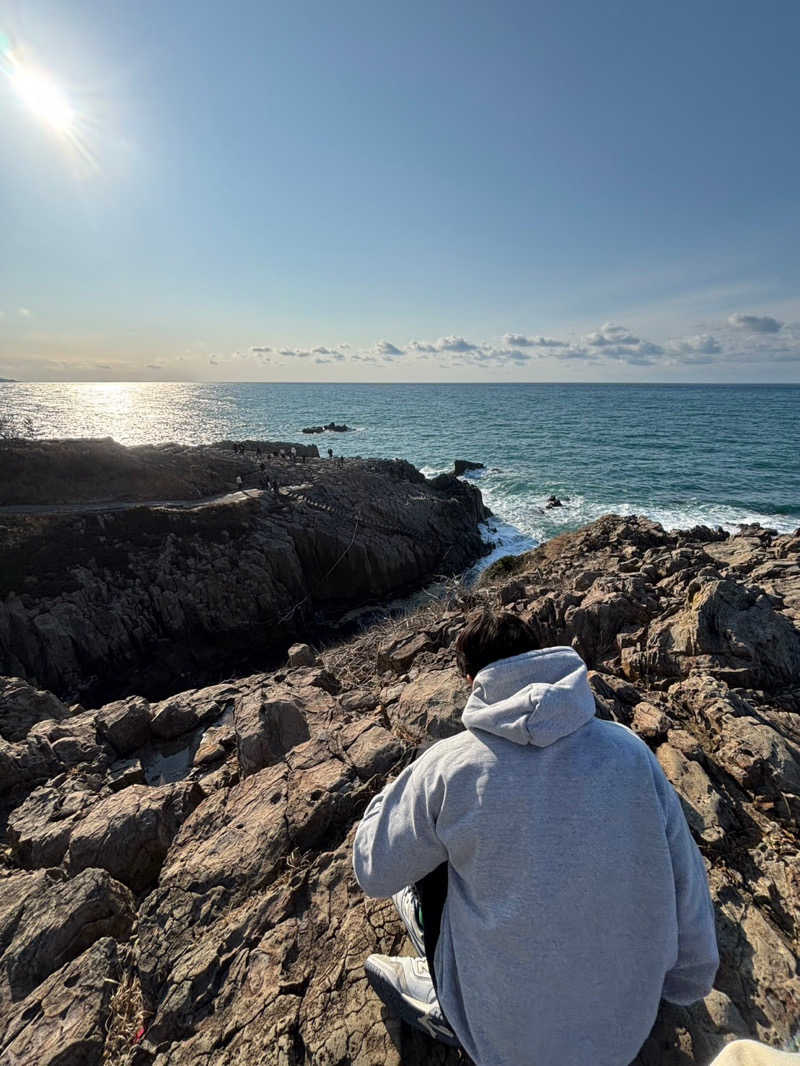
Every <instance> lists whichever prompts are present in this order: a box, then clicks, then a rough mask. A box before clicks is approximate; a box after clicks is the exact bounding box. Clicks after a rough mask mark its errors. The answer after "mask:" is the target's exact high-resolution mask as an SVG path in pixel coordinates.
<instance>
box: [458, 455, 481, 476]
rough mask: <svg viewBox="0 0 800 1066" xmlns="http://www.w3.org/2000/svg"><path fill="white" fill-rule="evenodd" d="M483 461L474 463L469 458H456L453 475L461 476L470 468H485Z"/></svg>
mask: <svg viewBox="0 0 800 1066" xmlns="http://www.w3.org/2000/svg"><path fill="white" fill-rule="evenodd" d="M483 468H484V467H483V463H473V462H471V461H470V460H469V459H456V460H455V461H454V462H453V476H454V477H461V475H462V474H466V473H467V471H468V470H483Z"/></svg>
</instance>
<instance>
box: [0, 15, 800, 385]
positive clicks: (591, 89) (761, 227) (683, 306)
mask: <svg viewBox="0 0 800 1066" xmlns="http://www.w3.org/2000/svg"><path fill="white" fill-rule="evenodd" d="M799 33H800V6H798V5H797V4H796V3H795V2H794V0H783V2H769V0H767V2H766V3H761V4H758V5H757V4H755V3H754V2H753V3H743V2H738V0H724V2H715V0H703V2H701V3H697V2H696V0H693V2H692V3H683V2H674V3H671V4H655V3H650V2H645V3H642V2H641V0H636V2H631V3H627V2H626V3H620V2H614V0H606V2H605V3H602V4H598V3H597V2H596V0H593V2H569V0H565V2H564V3H560V4H553V3H550V2H548V3H535V2H528V3H520V4H517V3H500V4H497V5H487V4H472V3H465V2H461V3H449V2H437V3H434V4H431V3H430V2H428V3H416V2H411V3H405V4H403V5H391V4H388V3H382V2H374V0H373V2H371V3H349V2H346V0H343V2H341V3H338V4H335V5H334V4H330V3H316V2H312V3H291V4H289V3H287V4H275V3H269V2H265V0H259V2H250V0H235V2H233V3H231V4H228V5H222V4H212V3H203V2H202V0H194V2H191V3H190V2H188V0H170V2H169V3H163V2H159V3H155V2H151V0H137V2H136V3H133V2H132V0H126V2H123V0H103V2H99V0H70V3H69V4H65V3H64V2H63V0H59V2H43V0H38V2H37V0H13V2H12V0H6V2H5V3H4V2H3V0H0V34H2V35H3V39H2V40H0V48H2V49H3V50H4V58H3V60H2V69H3V74H0V159H2V167H1V168H0V210H1V211H2V244H1V245H0V247H2V251H1V252H0V376H6V377H15V378H26V379H31V380H94V379H108V380H140V379H148V380H149V379H152V380H159V379H163V380H178V379H189V380H276V381H279V380H291V381H298V380H310V381H311V380H313V381H326V380H328V381H353V380H368V381H402V380H414V381H435V380H474V381H498V380H531V381H573V380H574V381H581V380H583V381H598V380H600V381H601V380H611V381H720V382H731V381H732V382H736V381H800V291H799V290H798V281H799V280H800V242H798V232H800V226H799V225H798V223H800V197H799V196H798V182H797V174H798V172H800V138H798V137H797V128H796V124H797V114H798V112H799V111H800V88H798V86H799V85H800V82H799V81H798V78H797V74H796V64H797V58H796V42H797V39H798V34H799ZM21 66H22V67H24V69H30V70H32V69H37V70H39V71H40V72H41V71H43V72H45V73H46V74H47V75H48V76H49V77H50V78H52V80H53V81H54V82H55V83H56V84H57V85H58V86H59V87H60V90H61V91H62V92H63V94H64V97H65V99H66V100H67V101H68V105H69V108H70V109H71V110H72V112H73V118H72V120H71V121H70V123H69V129H68V130H63V129H61V130H59V129H54V128H53V127H52V125H50V124H48V122H47V121H45V120H43V118H42V116H41V115H37V114H35V113H34V112H33V111H32V110H31V108H30V107H29V106H28V104H27V103H26V101H25V100H24V99H22V98H20V96H19V93H18V91H17V89H18V85H17V83H15V81H14V73H15V71H18V70H19V69H20V67H21Z"/></svg>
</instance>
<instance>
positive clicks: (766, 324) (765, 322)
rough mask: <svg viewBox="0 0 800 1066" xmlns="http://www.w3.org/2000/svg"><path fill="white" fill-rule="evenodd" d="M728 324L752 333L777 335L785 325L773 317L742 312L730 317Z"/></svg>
mask: <svg viewBox="0 0 800 1066" xmlns="http://www.w3.org/2000/svg"><path fill="white" fill-rule="evenodd" d="M728 322H729V323H730V325H732V326H733V327H734V328H735V329H746V330H749V331H750V332H751V333H777V332H778V330H779V329H780V328H781V326H782V325H783V323H782V322H779V321H778V320H777V318H772V316H771V315H746V314H744V313H743V312H741V311H737V312H736V314H733V315H730V317H729V318H728Z"/></svg>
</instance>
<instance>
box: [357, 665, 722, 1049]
mask: <svg viewBox="0 0 800 1066" xmlns="http://www.w3.org/2000/svg"><path fill="white" fill-rule="evenodd" d="M594 710H595V708H594V698H593V696H592V691H591V688H590V687H589V682H588V679H587V676H586V666H585V664H584V663H583V661H582V660H581V659H580V657H579V656H578V655H577V654H576V653H575V652H574V651H573V650H572V649H571V648H544V649H542V650H540V651H532V652H526V653H525V654H524V655H517V656H514V657H513V658H510V659H503V660H500V661H499V662H495V663H492V664H491V665H490V666H488V667H486V668H485V669H484V670H481V672H480V673H479V674H478V676H477V677H476V678H475V682H474V684H473V688H472V694H471V696H470V697H469V700H468V701H467V705H466V707H465V709H464V714H463V722H464V725H465V726H466V727H467V729H466V731H465V732H462V733H459V734H458V735H457V736H455V737H451V738H449V739H448V740H442V741H439V742H438V743H436V744H433V745H432V746H431V747H430V748H428V749H427V750H426V751H425V752H424V753H423V755H421V756H420V758H418V759H417V760H416V761H415V762H414V763H412V764H411V765H410V766H408V767H407V768H406V769H405V770H404V771H403V772H402V773H401V774H400V775H399V777H397V778H396V779H395V780H394V781H393V782H391V784H389V785H387V786H386V788H384V789H383V791H382V792H381V793H380V794H379V795H377V796H375V798H374V799H373V800H372V802H371V803H370V804H369V806H368V807H367V809H366V811H365V812H364V817H363V819H362V821H361V824H360V825H359V827H358V830H357V833H356V838H355V845H354V855H353V863H354V867H355V872H356V877H357V878H358V881H359V884H360V885H361V887H362V888H363V889H364V891H365V892H366V893H367V894H368V895H371V896H390V895H392V894H394V893H395V892H398V891H399V890H400V889H401V888H402V887H403V886H404V885H407V884H410V883H412V882H415V881H419V880H420V879H421V878H422V877H423V876H424V875H425V874H427V873H430V872H431V871H432V870H433V869H435V867H437V866H438V865H439V864H440V863H442V862H444V861H445V860H446V861H447V862H448V864H449V867H448V875H449V881H448V893H447V902H446V904H445V908H444V913H443V915H442V927H441V934H440V938H439V942H438V945H437V948H436V956H435V961H434V965H435V970H436V976H437V983H438V988H439V1000H440V1002H441V1005H442V1009H443V1010H444V1013H445V1015H446V1017H447V1019H448V1021H449V1022H450V1024H451V1025H452V1027H453V1029H454V1030H455V1032H456V1034H457V1036H458V1038H459V1040H460V1041H461V1043H462V1044H463V1045H464V1048H465V1049H466V1051H467V1052H468V1054H469V1055H470V1056H471V1057H472V1058H473V1059H474V1061H475V1062H476V1063H477V1064H478V1066H588V1064H591V1066H625V1064H626V1063H628V1062H630V1061H631V1060H632V1059H633V1058H634V1057H635V1056H636V1053H637V1052H638V1050H639V1048H640V1047H641V1045H642V1044H643V1043H644V1041H645V1039H646V1038H647V1035H648V1033H649V1031H650V1029H651V1027H652V1025H653V1022H654V1020H655V1017H656V1013H657V1011H658V1005H659V1000H660V999H661V997H662V996H663V997H664V998H665V999H668V1000H670V1001H671V1002H673V1003H679V1004H687V1003H692V1002H694V1001H695V1000H698V999H701V998H703V997H704V996H705V995H707V994H708V992H710V990H711V987H712V982H713V980H714V975H715V973H716V970H717V965H718V962H719V957H718V955H717V945H716V938H715V934H714V912H713V908H712V904H711V899H710V895H709V891H708V880H707V877H706V871H705V867H704V866H703V860H702V859H701V857H700V853H699V852H698V850H697V847H696V846H695V844H694V842H693V840H692V838H691V835H690V833H689V829H688V826H687V824H686V819H685V817H684V815H683V811H682V809H681V805H680V801H679V800H678V797H677V795H676V793H675V791H674V790H673V788H672V786H671V785H670V784H669V782H668V781H667V779H666V778H665V777H664V774H663V772H662V770H661V768H660V766H659V765H658V762H657V761H656V759H655V758H654V756H653V755H652V753H651V752H650V750H649V748H648V747H647V745H646V744H644V743H643V742H642V741H641V740H640V739H639V738H638V737H637V736H636V735H635V734H634V733H632V732H631V731H630V730H629V729H627V728H625V726H622V725H618V724H616V723H614V722H605V721H601V720H600V719H598V718H595V717H594Z"/></svg>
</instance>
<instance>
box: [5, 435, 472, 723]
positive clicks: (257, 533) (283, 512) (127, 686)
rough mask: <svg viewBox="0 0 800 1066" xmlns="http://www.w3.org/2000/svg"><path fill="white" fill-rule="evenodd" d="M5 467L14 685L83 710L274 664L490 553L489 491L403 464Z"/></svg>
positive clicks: (51, 449) (29, 457)
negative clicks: (368, 608) (302, 642)
mask: <svg viewBox="0 0 800 1066" xmlns="http://www.w3.org/2000/svg"><path fill="white" fill-rule="evenodd" d="M234 449H235V450H234ZM291 449H294V450H295V452H296V458H290V457H289V456H290V454H291ZM282 453H283V455H284V457H281V454H282ZM0 470H2V471H3V473H2V475H0V499H2V500H4V501H6V502H5V506H3V507H0V674H7V675H13V676H15V677H21V678H24V679H26V680H28V681H30V682H32V683H33V684H36V685H41V686H42V687H44V688H47V689H50V690H51V691H53V692H55V693H57V694H58V695H59V696H63V697H64V698H65V699H67V700H69V701H74V700H82V701H84V702H88V703H98V702H105V701H107V700H108V699H110V698H113V697H116V696H122V695H127V694H129V693H131V692H135V693H138V694H142V695H146V696H150V697H151V698H156V697H158V696H163V695H166V694H167V693H169V692H175V691H178V690H180V689H181V688H185V687H187V685H188V684H195V685H197V684H201V683H208V682H210V681H213V680H218V679H221V678H223V677H226V676H229V675H230V674H231V673H232V672H239V673H241V672H243V671H247V670H256V669H265V668H268V667H270V666H273V665H276V664H277V662H278V661H280V658H281V657H282V656H283V655H284V654H285V652H286V648H287V647H288V645H289V644H290V643H291V641H292V640H293V639H295V638H297V637H298V636H304V637H305V638H306V639H308V638H309V637H311V636H313V635H314V634H315V633H319V632H320V630H321V629H322V628H323V627H325V626H327V625H329V624H330V623H332V622H335V621H337V620H338V619H339V618H341V617H342V615H344V614H345V613H346V612H348V611H351V610H353V609H354V608H359V607H362V606H363V605H365V604H369V603H375V602H376V601H377V602H380V601H381V600H388V599H391V598H394V597H398V596H403V595H406V594H408V593H409V592H412V591H414V590H415V589H418V588H420V587H422V586H424V585H425V584H427V583H428V582H430V581H431V580H433V578H434V577H436V576H439V575H442V574H454V573H458V572H459V571H461V570H463V569H464V568H465V567H466V566H468V565H470V564H471V563H472V562H474V561H475V560H476V559H477V558H478V557H479V556H480V555H481V554H482V553H484V552H485V551H486V550H487V549H486V546H485V544H484V542H483V541H482V539H481V536H480V533H479V531H478V528H477V527H478V524H479V523H480V522H481V521H482V520H483V519H484V518H485V517H486V516H487V515H488V513H489V512H488V511H487V510H486V508H485V507H484V506H483V503H482V501H481V497H480V493H479V492H478V490H477V489H476V488H475V487H474V486H471V485H467V484H465V483H464V482H462V481H459V480H458V479H456V478H455V477H448V476H441V477H438V478H436V479H433V480H431V481H429V480H427V479H426V478H425V477H424V476H423V475H422V474H420V473H419V472H418V471H417V470H416V469H415V468H414V467H413V466H412V465H411V464H410V463H407V462H404V461H402V460H392V461H387V460H378V459H366V460H363V459H347V460H334V461H331V460H328V459H320V458H319V456H318V453H317V448H316V447H315V446H303V445H287V444H285V443H276V442H269V441H261V442H259V441H247V442H240V443H238V444H236V445H234V444H233V443H232V442H225V441H223V442H221V443H220V444H217V445H209V446H199V447H195V448H188V447H179V446H176V445H165V446H161V447H147V448H123V447H122V446H121V445H118V444H115V443H114V442H113V441H41V442H28V441H15V442H5V443H2V442H0ZM237 479H239V480H237ZM54 486H57V489H56V488H55V487H54ZM46 492H49V494H50V499H51V501H53V502H51V503H49V504H43V503H41V502H39V501H41V499H42V497H43V494H44V493H46ZM98 497H99V498H98ZM8 501H10V502H8Z"/></svg>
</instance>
